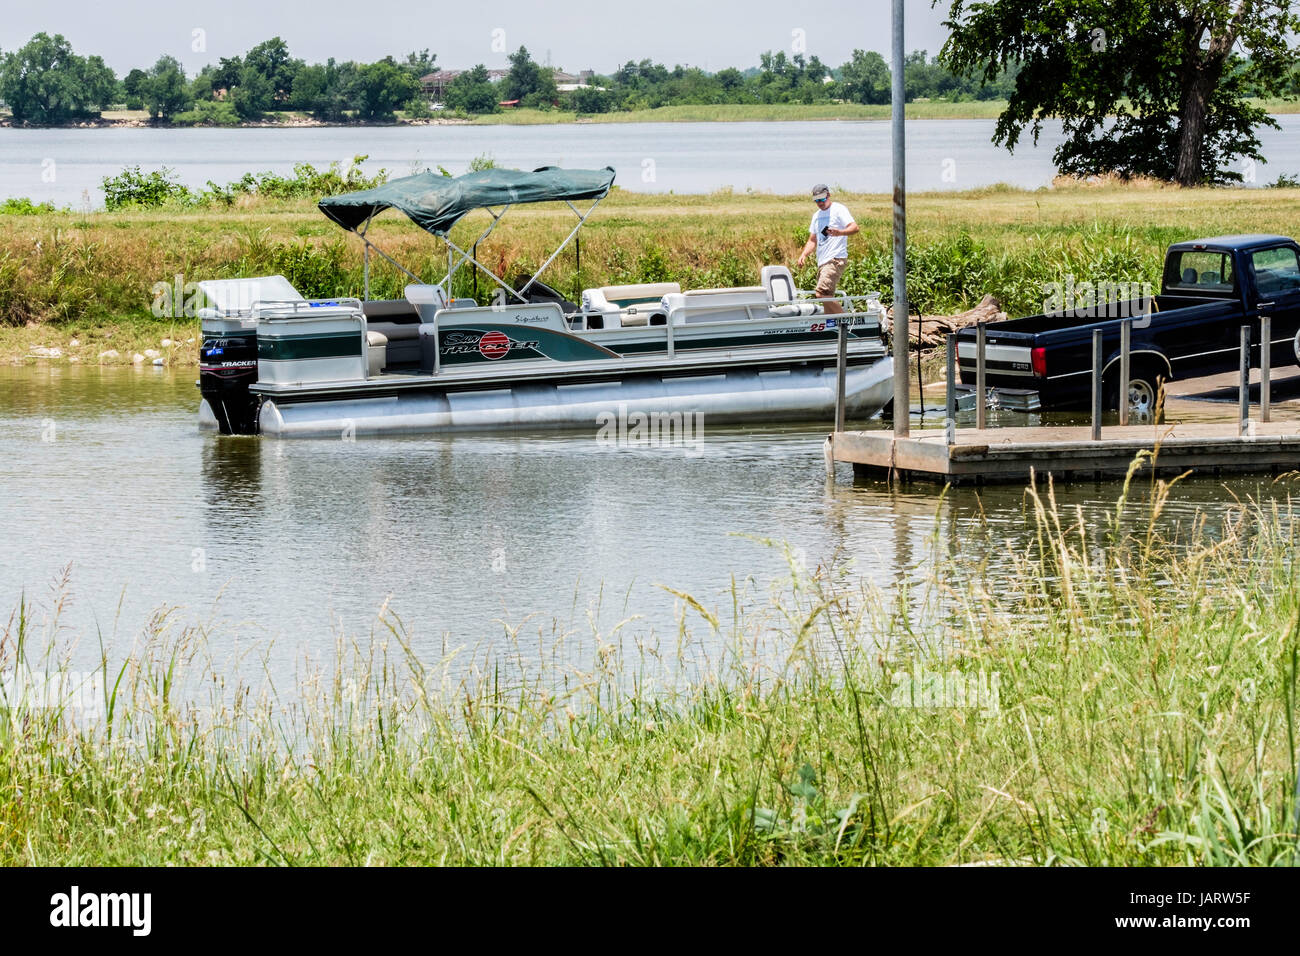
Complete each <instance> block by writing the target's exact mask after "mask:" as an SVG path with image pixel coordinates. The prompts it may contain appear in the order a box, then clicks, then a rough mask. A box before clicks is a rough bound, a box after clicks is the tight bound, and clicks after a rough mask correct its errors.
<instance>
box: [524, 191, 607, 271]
mask: <svg viewBox="0 0 1300 956" xmlns="http://www.w3.org/2000/svg"><path fill="white" fill-rule="evenodd" d="M601 198H604V197H601ZM565 203H566V204H567V205H568V207H569V208H570V209H572V210H573V214H574V215H575V216H577V217H578V224H577V225H576V226H574V227H573V230H572V231H571V232H570V233H569V234H568V235H567V236H565V237H564V241H563V242H562V243H560V244H559V245H558V246H556V247H555V251H554V252H552V253H551V256H550V258H549V259H547V260H546V261H545V262H543V263H542V265H541V268H539V269H538V270H537V271H536V272H534V273H533V277H532V278H531V279H529V280H528V281H527V282H525V283H524V287H523V288H522V289H520V290H519V291H520V293H524V292H527V291H528V288H529V286H531V285H532V284H533V283H534V282H536V281H537V277H538V276H539V275H541V274H542V273H543V272H545V271H546V267H547V266H549V265H550V264H551V263H552V262H554V261H555V257H556V256H558V255H559V254H560V253H561V252H563V251H564V247H565V246H567V245H568V244H569V243H570V242H572V241H573V237H574V236H576V235H577V234H578V231H579V230H580V229H582V227H583V226H584V225H586V223H587V217H588V216H590V215H591V214H592V213H593V212H595V210H596V207H597V206H599V205H600V199H596V200H593V201H592V204H591V206H590V207H589V208H588V209H587V211H586V212H580V211H579V210H578V207H577V206H575V205H574V204H573V203H572V202H571V201H570V200H567V199H566V200H565Z"/></svg>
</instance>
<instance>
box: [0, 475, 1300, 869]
mask: <svg viewBox="0 0 1300 956" xmlns="http://www.w3.org/2000/svg"><path fill="white" fill-rule="evenodd" d="M1170 488H1171V485H1170V483H1166V482H1160V483H1156V484H1153V485H1151V486H1146V487H1142V488H1139V487H1138V486H1137V485H1136V484H1135V485H1134V486H1133V487H1129V486H1127V485H1126V487H1125V489H1124V493H1123V496H1122V497H1121V498H1120V499H1119V501H1118V502H1117V504H1116V508H1115V510H1114V514H1113V517H1112V518H1111V520H1110V521H1109V523H1108V524H1107V525H1106V526H1105V527H1100V528H1098V527H1090V526H1087V525H1085V524H1084V522H1083V520H1082V514H1081V513H1079V512H1076V513H1070V512H1068V511H1062V510H1061V509H1059V508H1058V507H1057V506H1056V504H1055V501H1054V497H1053V495H1052V490H1051V487H1050V486H1046V487H1041V488H1039V489H1032V488H1031V489H1030V490H1028V491H1027V492H1026V499H1025V502H1026V508H1025V514H1026V520H1027V522H1028V523H1029V528H1030V530H1031V532H1032V533H1031V534H1030V535H1028V536H1027V537H1026V539H1025V540H1027V541H1028V542H1029V543H1028V545H1027V546H1025V548H1024V549H1023V551H1022V552H1021V553H1020V554H1019V555H1018V563H1017V571H1018V573H1017V574H1016V575H1015V576H1014V577H1012V578H1011V579H1009V580H1008V579H1006V578H994V577H992V576H991V574H990V573H989V572H988V570H987V568H986V567H985V566H984V564H983V562H981V561H980V560H978V558H975V559H971V558H969V557H967V558H963V557H961V556H959V554H958V553H957V551H955V550H953V549H952V548H951V547H950V545H949V539H948V537H947V536H946V535H945V534H944V533H942V529H941V526H940V525H939V524H936V531H935V534H934V535H933V536H932V537H931V539H930V553H929V554H927V555H926V556H925V557H924V559H923V560H921V561H919V562H918V564H917V567H915V568H910V569H907V570H908V573H907V574H906V575H904V576H903V577H902V578H901V580H902V581H904V582H907V581H910V582H911V583H910V584H907V583H904V584H901V585H900V586H899V587H898V588H897V589H895V590H891V591H882V590H880V589H878V588H876V587H874V586H871V585H869V584H866V583H864V582H863V581H862V580H861V579H859V578H857V577H856V576H854V575H853V574H852V573H851V571H850V570H849V569H848V568H847V567H844V566H840V565H832V566H830V567H818V568H817V569H815V570H811V571H810V570H808V569H805V568H803V567H801V566H800V565H799V564H798V563H797V562H796V561H794V560H793V559H792V560H791V562H790V569H791V571H790V576H789V578H788V579H787V580H786V581H785V582H784V583H783V584H781V585H780V586H778V587H775V588H774V589H773V591H772V593H771V595H770V599H769V600H768V601H767V602H766V603H765V604H761V605H757V606H755V605H752V604H750V605H748V606H747V605H746V604H745V602H744V601H743V600H741V596H740V595H739V594H737V595H735V597H736V598H737V600H736V602H735V604H734V605H731V606H724V607H722V608H715V607H710V606H708V605H706V604H705V603H704V602H701V601H699V600H697V599H696V598H694V597H691V596H689V595H686V594H678V595H677V598H676V600H678V601H679V602H680V605H679V611H680V618H679V620H680V625H679V631H678V633H677V634H675V635H668V636H666V637H665V641H664V646H647V645H645V644H636V645H631V646H629V644H628V643H627V642H620V641H619V640H618V635H617V633H606V634H593V635H589V636H588V640H589V642H590V648H591V655H590V663H589V664H588V665H587V666H582V667H576V666H568V665H565V664H563V663H562V662H561V661H560V660H559V659H557V658H548V657H547V655H545V654H543V655H540V657H529V656H527V655H525V654H524V653H523V651H522V650H519V651H518V652H517V653H516V654H513V655H512V654H510V653H505V654H499V655H497V656H495V657H492V658H477V659H472V660H469V661H463V660H458V659H457V658H456V656H455V655H453V654H448V655H447V656H446V657H445V658H443V659H440V660H427V659H425V660H422V659H420V658H419V657H418V656H417V655H416V654H415V653H414V652H413V651H412V649H411V648H412V643H411V640H410V632H409V631H408V629H407V628H406V627H404V626H403V624H402V623H401V622H400V621H398V620H396V619H395V618H393V617H392V616H391V615H389V614H387V613H386V612H381V621H383V624H382V626H381V628H380V632H379V633H378V634H377V635H372V636H371V638H369V639H365V640H340V641H339V642H338V643H337V646H336V655H335V660H334V662H333V663H332V664H329V665H322V666H320V667H319V668H316V669H314V670H309V672H308V673H309V676H308V677H307V678H306V679H305V680H304V681H303V683H302V685H301V686H300V687H298V688H296V689H294V690H292V691H291V690H290V689H288V688H279V689H275V688H271V687H268V686H266V685H264V684H261V685H258V686H253V685H250V684H246V683H243V682H241V681H239V680H236V679H234V678H232V677H229V676H227V675H228V673H229V672H228V671H227V670H226V669H224V668H222V667H221V666H219V665H217V664H215V663H214V662H212V661H211V660H210V659H209V657H208V656H207V655H208V653H209V652H208V650H207V640H208V638H209V637H210V635H207V634H206V633H204V632H203V631H202V629H196V628H192V627H183V626H181V624H180V623H179V618H178V617H176V616H175V615H174V614H172V613H170V612H165V611H164V612H160V613H159V614H158V615H157V616H156V617H155V618H154V619H153V620H152V621H150V622H149V624H148V625H147V626H146V627H145V629H144V632H143V636H142V638H141V639H140V640H139V641H138V642H137V644H136V646H135V647H134V648H133V649H132V650H131V651H130V653H128V654H126V655H124V656H122V657H120V658H119V657H116V656H113V655H111V654H105V655H104V659H103V664H102V674H103V676H102V679H101V683H102V685H103V688H104V689H103V691H102V696H103V698H104V706H103V719H101V720H99V721H98V722H96V723H93V724H87V723H86V722H85V721H84V720H81V719H79V715H78V714H76V713H73V712H71V711H69V710H67V709H64V710H59V709H57V708H44V709H41V708H36V707H33V706H30V705H29V704H27V703H25V702H24V701H23V700H21V699H10V700H8V701H6V703H5V705H4V708H3V710H4V713H3V715H2V716H3V719H0V793H3V794H4V798H3V799H0V863H4V864H19V863H29V864H51V863H68V864H71V863H96V864H134V863H155V864H159V863H172V862H175V863H218V864H227V863H238V864H256V863H267V864H354V865H360V864H403V863H450V864H550V863H572V864H681V863H685V864H708V865H714V864H741V865H755V864H758V865H762V864H775V863H812V864H832V865H859V864H956V863H972V862H987V861H1002V862H1024V863H1035V864H1051V865H1056V864H1091V865H1110V864H1123V865H1168V864H1178V863H1189V864H1198V865H1199V864H1206V865H1219V864H1227V865H1238V864H1260V865H1270V864H1289V863H1292V862H1294V860H1295V859H1296V854H1297V832H1296V821H1295V814H1296V810H1297V804H1296V799H1295V794H1296V782H1297V768H1296V752H1297V746H1298V744H1300V741H1297V739H1296V727H1295V715H1296V689H1297V679H1298V678H1300V674H1298V669H1297V661H1298V660H1300V600H1298V597H1300V595H1298V592H1297V581H1296V563H1295V558H1294V553H1295V552H1294V544H1295V540H1296V530H1297V528H1296V522H1295V518H1294V507H1293V505H1294V503H1293V502H1292V500H1291V498H1290V497H1289V496H1286V497H1284V498H1280V499H1279V500H1277V501H1273V500H1268V499H1265V500H1260V501H1248V502H1240V503H1238V504H1235V505H1233V506H1232V508H1231V513H1230V514H1229V516H1228V518H1227V520H1226V521H1225V522H1224V525H1223V528H1222V530H1221V531H1220V532H1218V533H1216V535H1215V536H1213V537H1212V536H1210V535H1208V534H1207V533H1206V531H1205V524H1204V522H1203V521H1200V520H1197V521H1192V522H1191V523H1189V524H1177V523H1175V524H1173V525H1170V524H1169V523H1168V522H1167V521H1164V520H1162V519H1161V513H1162V510H1163V508H1164V505H1165V503H1166V501H1167V500H1168V496H1169V494H1170ZM984 533H985V534H986V536H987V538H988V542H987V543H988V545H989V547H1006V544H1005V542H1002V541H1000V540H998V538H997V532H995V531H994V530H993V528H991V527H990V528H989V529H987V530H986V531H985V532H984ZM962 553H963V554H968V555H969V554H971V553H977V552H973V551H971V549H963V551H962ZM674 593H675V592H674ZM666 599H668V598H667V597H666ZM57 617H58V606H57V602H56V606H55V607H54V608H53V609H51V611H50V612H48V613H47V615H46V617H45V618H44V621H43V622H37V621H35V620H34V619H33V616H32V611H31V608H30V605H28V604H27V603H25V602H24V603H22V604H20V606H19V608H18V610H17V611H16V612H15V614H14V616H13V618H12V619H11V620H10V621H9V623H8V626H7V627H6V629H5V632H4V636H3V639H2V640H0V662H3V665H4V667H5V669H6V670H5V672H6V673H7V672H9V671H10V670H11V669H12V668H13V667H14V666H15V661H16V660H17V659H24V660H31V659H33V658H34V655H36V652H35V651H34V650H33V648H38V647H41V646H42V645H44V646H45V647H46V648H47V649H48V650H47V653H46V656H45V659H46V660H47V661H48V660H50V659H54V660H55V661H56V662H57V661H58V660H59V653H60V652H59V650H58V646H59V641H57V640H55V639H54V635H55V634H56V633H57V628H58V621H57ZM616 631H617V629H616ZM515 640H516V642H517V645H518V644H521V643H522V641H521V639H520V638H519V635H518V634H517V633H516V634H515ZM706 647H714V648H717V647H722V648H725V652H723V653H721V654H717V653H715V654H713V655H712V657H711V658H709V659H708V662H707V663H705V662H704V661H705V656H704V655H703V653H702V651H703V649H704V648H706ZM36 656H39V655H36ZM34 666H37V667H39V666H40V665H39V663H38V664H36V665H34ZM913 674H923V675H929V676H925V677H923V678H922V680H921V685H924V686H920V685H918V689H917V691H916V693H917V694H918V695H919V696H911V695H910V694H902V695H901V696H900V687H902V686H906V685H905V683H903V682H902V677H903V675H913ZM935 675H939V676H940V677H942V680H941V681H940V683H938V684H936V683H935V682H934V677H935ZM977 676H978V678H979V679H980V680H983V681H984V684H983V685H982V686H984V687H986V688H987V687H990V686H991V687H992V688H994V689H995V693H994V694H993V696H992V697H991V698H990V696H989V695H988V694H987V693H983V692H982V693H981V694H979V695H975V694H974V692H970V693H968V694H967V695H966V696H965V697H964V698H963V697H960V696H954V688H955V687H959V686H961V684H960V682H961V681H965V685H966V687H967V688H970V687H973V686H974V683H973V682H975V681H976V678H977Z"/></svg>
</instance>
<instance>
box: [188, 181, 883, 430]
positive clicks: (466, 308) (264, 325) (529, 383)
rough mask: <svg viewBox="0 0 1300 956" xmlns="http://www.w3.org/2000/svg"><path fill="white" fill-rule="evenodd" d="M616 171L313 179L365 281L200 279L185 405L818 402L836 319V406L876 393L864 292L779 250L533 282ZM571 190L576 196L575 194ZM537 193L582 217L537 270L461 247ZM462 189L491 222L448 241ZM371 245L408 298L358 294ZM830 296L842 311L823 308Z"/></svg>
mask: <svg viewBox="0 0 1300 956" xmlns="http://www.w3.org/2000/svg"><path fill="white" fill-rule="evenodd" d="M613 182H614V170H613V169H612V168H609V167H606V168H605V169H600V170H575V169H558V168H555V167H544V168H542V169H537V170H534V171H532V172H520V171H515V170H502V169H491V170H485V171H481V172H474V173H469V174H467V175H464V176H460V177H458V178H454V179H453V178H448V177H445V176H441V175H438V174H435V173H422V174H419V175H416V176H411V177H407V178H404V179H399V180H394V181H393V182H390V183H387V184H385V185H382V186H378V187H376V188H374V189H368V190H363V191H360V192H355V193H349V194H346V195H342V196H333V197H329V198H326V199H323V200H322V201H321V202H320V209H321V211H322V212H323V213H324V214H325V215H326V216H328V217H329V218H330V219H332V220H333V221H334V222H336V223H338V224H339V225H340V226H342V227H344V228H345V229H347V230H349V231H351V232H353V233H355V234H356V235H357V236H359V237H360V238H361V240H362V242H363V243H364V256H365V280H364V282H365V285H364V288H365V295H366V301H362V300H358V299H347V298H337V299H326V300H318V299H317V300H312V299H305V298H304V297H303V296H301V295H300V294H299V293H298V291H297V290H296V289H294V288H293V286H292V285H290V283H289V282H287V281H286V280H285V279H284V278H283V277H282V276H269V277H260V278H251V279H226V280H218V281H210V282H202V283H200V288H201V289H202V290H203V292H204V293H205V294H206V296H207V300H208V302H209V304H210V307H208V308H205V309H203V310H202V311H201V313H200V314H201V316H202V324H203V346H202V353H201V356H200V388H201V392H202V396H203V401H202V404H201V409H200V423H201V425H202V426H203V427H207V428H213V429H219V430H220V431H221V432H222V433H225V434H231V433H234V434H258V433H260V434H263V435H273V436H279V437H326V436H331V437H338V436H340V435H347V434H351V435H366V434H371V435H383V434H402V433H436V432H442V431H447V430H477V429H497V428H514V429H531V428H535V427H536V428H544V427H564V426H567V427H592V428H594V427H595V425H596V423H597V422H598V421H599V420H600V416H602V415H607V414H609V413H611V412H616V413H618V414H625V415H628V416H635V415H638V414H639V415H647V416H648V415H675V414H679V413H682V414H685V413H693V414H694V415H698V416H702V418H703V419H707V420H708V421H709V422H710V423H711V424H712V423H725V422H738V421H761V422H771V421H779V420H809V421H813V420H820V421H825V420H827V419H828V418H829V417H830V415H831V413H832V411H833V409H834V399H835V390H836V355H837V344H838V343H837V334H838V328H839V326H841V325H842V326H844V327H845V329H846V330H847V331H848V336H847V345H846V349H847V362H846V378H845V395H846V410H847V413H848V414H849V415H851V416H854V417H858V418H866V417H869V416H871V415H874V414H875V413H876V412H878V411H879V410H880V409H881V408H882V407H883V406H884V405H885V403H886V402H887V401H888V399H889V397H890V389H891V379H892V374H893V370H892V364H891V361H890V359H889V357H888V355H887V353H886V350H885V347H884V344H883V343H882V341H881V335H880V319H881V317H882V316H883V314H884V310H883V308H882V307H881V305H880V302H879V299H878V298H877V297H876V296H874V295H871V296H863V297H851V296H847V295H839V296H836V297H835V298H834V299H829V300H817V299H813V298H811V297H809V296H808V295H807V294H805V293H802V292H800V291H799V290H797V289H796V287H795V284H794V279H793V277H792V276H791V274H790V270H789V269H788V268H786V267H785V266H781V265H770V266H765V267H764V268H763V269H762V270H761V274H760V275H759V276H758V277H757V278H758V284H757V285H753V286H745V287H741V288H729V289H690V290H683V289H682V288H681V287H680V286H679V285H678V283H676V282H656V283H642V284H635V285H608V286H600V287H594V288H589V289H586V290H584V291H583V292H582V294H581V296H580V298H581V302H578V303H575V302H570V301H568V300H567V299H566V298H565V297H564V296H563V295H562V294H560V293H559V292H557V291H556V290H555V289H553V288H551V287H549V286H547V285H545V284H544V283H542V282H541V281H540V280H539V279H538V275H540V273H541V272H542V270H544V269H545V268H546V267H547V266H549V265H550V264H551V263H552V262H554V261H555V258H556V257H557V256H558V255H559V254H560V252H561V251H562V250H563V249H564V248H565V247H566V246H567V245H568V244H569V242H570V241H571V240H573V239H574V237H575V236H576V235H577V234H578V230H579V229H581V227H582V225H583V224H584V223H585V222H586V220H587V218H588V217H589V216H590V215H591V213H592V211H593V210H594V209H595V208H596V206H597V205H598V204H599V203H600V200H601V199H603V198H604V197H605V196H606V195H608V193H609V190H610V188H611V186H612V185H613ZM583 201H590V206H589V207H588V208H587V209H586V211H585V212H583V211H581V210H580V209H579V208H578V207H577V206H576V205H575V203H577V202H583ZM534 202H564V203H567V204H568V206H569V208H570V209H572V210H573V212H574V213H575V214H576V215H577V217H578V223H577V225H576V226H575V227H574V229H573V231H572V232H570V233H569V235H568V236H567V237H566V238H565V240H564V241H563V242H562V243H560V245H559V247H558V248H557V249H556V250H555V252H554V253H552V254H551V256H550V257H549V258H548V259H547V260H546V261H545V262H544V263H542V265H541V267H540V268H539V269H537V270H536V273H535V274H533V275H531V276H527V277H522V278H520V279H517V280H515V281H514V282H513V283H511V282H508V281H507V280H506V279H505V278H503V277H501V276H498V275H496V274H494V273H493V272H492V271H491V270H490V269H488V268H487V267H486V266H484V265H483V263H481V262H480V261H478V259H477V258H476V257H475V255H474V254H473V251H472V250H473V249H474V246H475V245H477V243H478V242H482V241H483V240H484V239H486V238H487V237H488V235H490V234H491V233H492V231H493V230H494V229H495V228H496V226H497V225H498V223H499V222H500V221H501V218H502V216H504V215H505V213H506V212H507V211H508V210H509V208H510V207H511V206H513V205H516V204H519V203H534ZM386 209H397V210H399V211H401V212H403V213H405V214H406V215H407V216H408V217H410V219H411V220H413V221H414V222H415V223H417V224H418V225H420V226H421V227H422V228H424V229H425V230H427V231H428V232H430V233H432V234H433V235H435V236H437V237H439V238H441V239H442V240H443V241H444V242H445V243H446V246H447V256H448V265H447V274H446V275H445V276H444V277H443V278H442V280H441V281H440V282H438V283H437V284H427V283H425V282H422V281H421V279H420V277H419V276H417V275H415V274H414V273H412V272H410V271H409V270H406V269H405V268H403V267H402V266H401V265H400V264H398V263H397V262H395V261H394V260H392V259H391V258H390V257H389V256H388V255H387V254H385V253H384V252H383V251H382V250H380V249H379V248H378V247H377V246H375V245H374V243H373V242H371V240H370V238H369V237H368V236H367V233H368V231H369V228H370V224H371V222H372V220H373V219H374V217H375V216H376V215H378V214H379V213H381V212H383V211H384V210H386ZM476 209H486V210H487V211H488V212H489V213H490V214H491V216H492V221H491V224H490V225H488V227H487V229H486V231H484V232H483V233H482V234H481V235H480V236H479V237H478V239H477V240H475V243H473V244H467V246H466V248H461V247H460V246H459V245H457V244H456V243H454V242H453V241H452V239H451V237H450V232H451V229H452V226H453V225H455V224H456V223H457V222H458V221H459V220H460V219H461V218H462V217H464V216H465V215H466V214H468V213H470V212H472V211H474V210H476ZM498 210H499V211H498ZM372 250H374V251H375V252H376V253H378V254H379V255H380V256H382V257H383V258H384V259H386V260H387V261H389V262H391V263H392V264H393V265H394V266H396V267H397V268H399V269H401V270H402V271H403V272H405V273H406V274H407V275H408V276H410V278H411V279H412V280H413V281H412V282H411V284H410V285H408V286H407V287H406V289H405V293H406V297H405V299H402V300H398V301H369V289H370V256H371V251H372ZM467 264H468V265H470V266H472V267H473V268H477V269H479V270H481V271H482V272H483V273H485V274H486V275H487V276H489V277H490V278H491V279H492V280H493V281H494V282H495V283H496V284H497V286H498V287H499V289H498V290H497V293H496V297H495V300H494V301H493V303H492V304H491V305H480V304H478V302H477V301H476V300H474V299H471V298H460V299H454V298H452V295H451V289H452V279H453V277H454V276H455V275H456V272H457V270H458V269H460V268H461V267H462V266H466V265H467ZM831 302H834V303H836V304H837V305H838V306H839V308H840V309H841V310H842V311H840V312H838V313H837V312H836V310H835V307H834V306H832V307H831V308H830V309H829V310H828V308H827V306H828V305H829V304H830V303H831Z"/></svg>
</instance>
